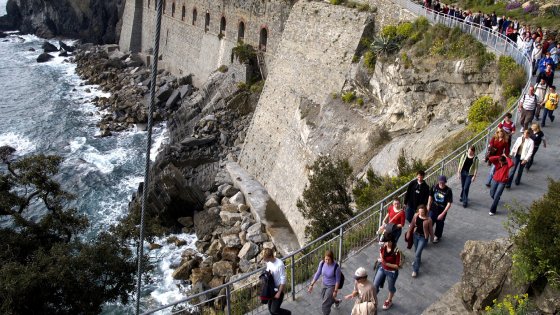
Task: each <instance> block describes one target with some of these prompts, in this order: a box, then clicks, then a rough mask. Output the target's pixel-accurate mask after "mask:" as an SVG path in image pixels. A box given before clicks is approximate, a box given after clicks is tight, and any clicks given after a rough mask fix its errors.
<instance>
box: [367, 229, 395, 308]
mask: <svg viewBox="0 0 560 315" xmlns="http://www.w3.org/2000/svg"><path fill="white" fill-rule="evenodd" d="M379 261H380V262H381V265H380V266H379V268H377V272H376V274H375V280H373V285H374V286H375V290H376V292H377V293H379V287H380V286H381V283H383V282H385V279H387V283H388V285H387V287H388V289H389V296H388V297H387V300H385V302H384V303H383V309H384V310H388V309H390V308H391V306H393V297H394V296H395V292H397V288H396V287H395V283H396V282H397V278H398V277H399V268H400V267H401V253H400V251H399V249H398V248H397V242H396V241H395V240H394V239H392V238H391V237H389V238H388V239H387V242H385V243H384V244H383V246H381V248H380V249H379Z"/></svg>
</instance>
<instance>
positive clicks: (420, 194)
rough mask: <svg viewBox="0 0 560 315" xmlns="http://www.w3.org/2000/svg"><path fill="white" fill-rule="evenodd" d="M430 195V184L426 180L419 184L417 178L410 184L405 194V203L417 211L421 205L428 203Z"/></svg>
mask: <svg viewBox="0 0 560 315" xmlns="http://www.w3.org/2000/svg"><path fill="white" fill-rule="evenodd" d="M429 196H430V186H428V184H426V182H425V181H424V182H422V184H418V180H417V179H416V178H415V179H414V180H413V181H411V182H410V184H408V188H407V189H406V194H405V195H404V204H405V205H407V206H408V207H411V208H412V209H414V211H416V208H417V207H418V206H419V205H426V206H427V205H428V197H429Z"/></svg>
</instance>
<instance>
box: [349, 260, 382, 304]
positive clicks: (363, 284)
mask: <svg viewBox="0 0 560 315" xmlns="http://www.w3.org/2000/svg"><path fill="white" fill-rule="evenodd" d="M367 277H368V274H367V271H366V269H365V268H364V267H360V268H358V269H356V272H355V273H354V279H355V280H356V281H355V283H354V290H353V291H352V293H350V294H348V295H346V296H345V297H344V298H345V299H347V300H350V299H353V298H356V297H357V299H356V302H355V304H354V307H353V308H352V315H377V291H376V290H375V287H374V286H373V283H371V281H369V280H368V279H367Z"/></svg>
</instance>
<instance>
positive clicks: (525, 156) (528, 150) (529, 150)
mask: <svg viewBox="0 0 560 315" xmlns="http://www.w3.org/2000/svg"><path fill="white" fill-rule="evenodd" d="M533 147H534V142H533V139H531V138H528V139H525V141H523V136H521V137H519V138H517V140H515V143H514V144H513V148H512V149H511V151H510V152H511V156H512V157H515V155H516V154H517V151H518V150H519V148H521V152H520V153H521V160H522V161H527V160H529V158H530V157H531V155H533Z"/></svg>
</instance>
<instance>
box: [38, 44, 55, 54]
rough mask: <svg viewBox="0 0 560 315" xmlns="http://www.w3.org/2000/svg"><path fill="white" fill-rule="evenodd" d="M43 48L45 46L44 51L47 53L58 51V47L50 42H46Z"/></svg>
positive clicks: (42, 46)
mask: <svg viewBox="0 0 560 315" xmlns="http://www.w3.org/2000/svg"><path fill="white" fill-rule="evenodd" d="M41 48H43V51H44V52H46V53H50V52H55V51H58V48H57V47H56V46H55V45H53V44H51V43H49V42H44V43H43V45H41Z"/></svg>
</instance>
